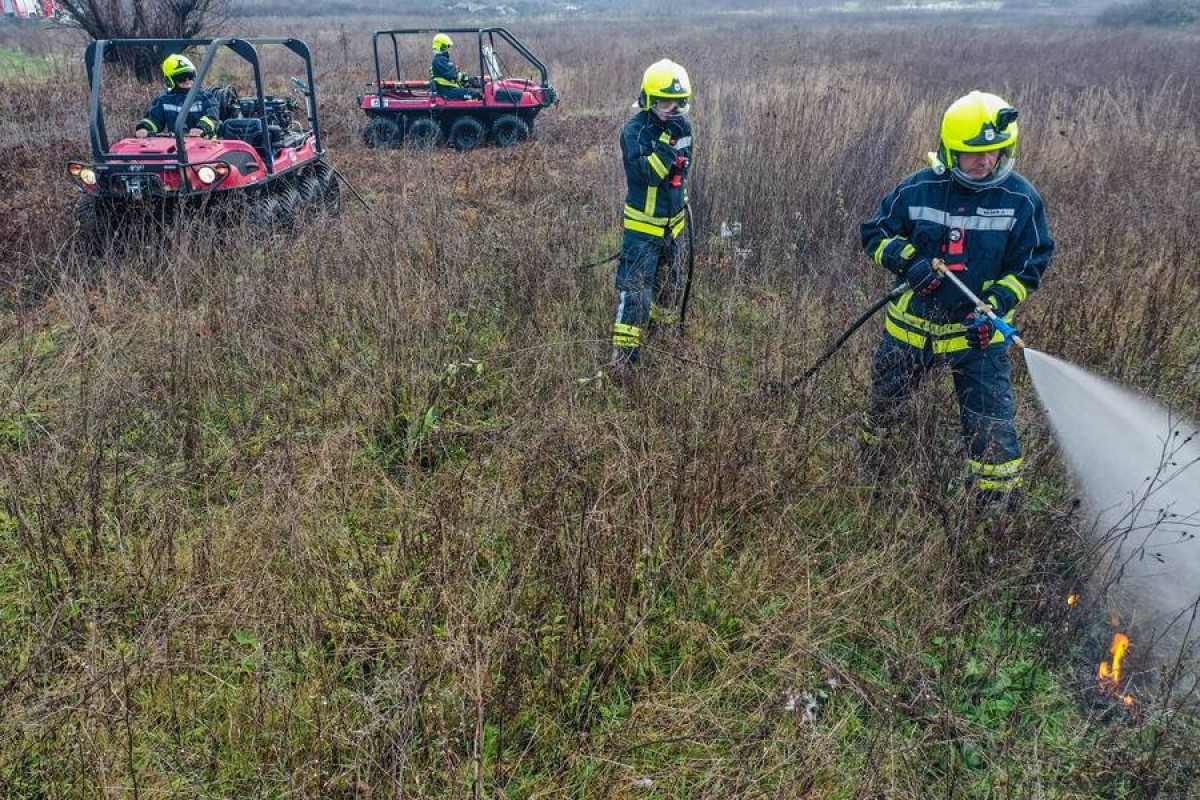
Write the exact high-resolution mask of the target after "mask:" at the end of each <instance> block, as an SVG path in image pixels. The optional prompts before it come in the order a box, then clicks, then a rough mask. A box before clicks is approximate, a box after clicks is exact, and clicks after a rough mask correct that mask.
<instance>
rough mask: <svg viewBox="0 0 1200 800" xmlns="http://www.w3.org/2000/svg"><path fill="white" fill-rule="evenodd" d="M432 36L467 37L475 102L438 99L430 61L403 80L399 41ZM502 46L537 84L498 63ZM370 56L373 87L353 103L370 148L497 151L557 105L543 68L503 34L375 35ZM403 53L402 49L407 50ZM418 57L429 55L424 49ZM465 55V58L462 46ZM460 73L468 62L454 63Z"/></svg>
mask: <svg viewBox="0 0 1200 800" xmlns="http://www.w3.org/2000/svg"><path fill="white" fill-rule="evenodd" d="M435 33H446V34H465V36H464V37H463V38H464V39H466V38H467V37H473V38H474V41H475V43H476V53H477V54H478V58H479V61H478V67H479V76H478V77H477V78H475V79H474V80H473V81H472V83H471V84H468V88H471V89H474V90H475V92H474V93H475V94H477V95H478V97H475V98H472V99H469V100H450V99H447V98H445V97H439V96H438V94H437V93H436V92H435V91H434V87H433V82H432V80H430V78H429V59H428V57H426V59H425V60H424V62H423V63H421V64H420V65H419V68H418V67H417V66H413V67H410V68H409V69H410V73H409V74H410V75H412V74H413V73H416V74H417V75H420V76H421V77H409V78H405V77H404V73H403V72H402V69H401V64H400V40H399V38H398V37H406V36H411V37H417V36H420V37H422V38H423V39H424V42H428V41H429V38H428V37H431V36H433V34H435ZM381 41H383V42H384V43H385V55H388V54H387V53H386V46H387V44H388V43H390V44H391V47H390V50H391V52H390V56H391V59H390V61H391V64H390V69H389V70H388V71H389V72H390V73H391V74H393V75H395V78H385V77H384V69H383V66H382V64H381V59H380V52H379V51H380V42H381ZM499 42H503V43H505V44H507V45H508V46H509V47H510V48H511V49H512V50H513V51H515V52H516V54H517V55H519V56H520V58H521V59H523V60H524V61H526V62H528V64H529V65H530V66H531V67H532V68H533V70H535V71H536V72H537V73H538V76H539V78H540V80H537V81H535V80H534V79H533V76H532V75H531V76H530V77H529V78H517V77H513V76H512V75H511V74H509V72H508V71H507V70H506V68H505V65H504V64H502V63H501V61H500V54H499V53H498V52H497V44H498V43H499ZM372 45H373V49H374V53H375V82H374V83H368V84H367V89H368V90H370V92H369V93H368V94H365V95H363V96H361V97H359V98H358V102H359V106H360V107H361V108H362V110H363V111H364V112H366V115H367V124H366V125H365V126H364V127H363V140H364V141H365V142H366V144H367V146H368V147H398V146H400V145H401V144H404V145H407V146H409V147H413V148H416V149H425V148H427V147H432V146H434V145H435V144H438V143H439V142H445V143H447V144H449V145H450V146H451V147H454V148H457V149H459V150H472V149H474V148H476V147H478V146H479V145H481V144H483V143H484V142H487V141H490V142H492V143H493V144H495V145H497V146H499V147H508V146H509V145H514V144H517V143H518V142H523V141H524V140H525V139H527V138H528V137H529V134H530V132H531V131H532V129H533V123H534V120H535V119H536V118H537V115H538V114H539V113H540V112H541V110H542V109H544V108H546V107H548V106H550V105H551V104H553V103H554V102H555V100H557V99H558V95H557V94H556V93H555V91H554V87H553V86H551V85H550V79H549V74H548V72H547V70H546V65H545V64H543V63H542V62H541V61H540V60H538V58H537V56H535V55H534V54H533V53H531V52H530V51H529V48H527V47H526V46H525V45H524V44H522V43H521V41H520V40H519V39H517V37H516V36H513V34H511V33H509V32H508V31H507V30H505V29H504V28H437V29H424V28H404V29H396V30H380V31H375V36H374V39H373V42H372ZM406 49H407V48H406ZM423 52H428V51H427V50H425V51H423ZM464 52H470V50H469V49H467V48H464ZM459 66H460V67H461V68H463V69H467V68H468V67H471V68H473V67H474V66H475V65H474V64H470V65H468V64H460V65H459Z"/></svg>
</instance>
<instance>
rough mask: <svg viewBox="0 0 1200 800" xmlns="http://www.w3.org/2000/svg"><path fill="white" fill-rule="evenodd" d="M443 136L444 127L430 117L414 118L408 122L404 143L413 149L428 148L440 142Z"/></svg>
mask: <svg viewBox="0 0 1200 800" xmlns="http://www.w3.org/2000/svg"><path fill="white" fill-rule="evenodd" d="M441 137H442V129H441V128H440V127H438V124H437V123H436V122H434V121H433V120H432V119H430V118H429V117H421V118H419V119H414V120H413V121H412V122H410V123H408V130H407V131H406V132H405V134H404V143H405V144H406V145H408V146H409V147H411V148H412V149H413V150H428V149H429V148H431V147H433V146H434V145H436V144H437V143H438V139H440V138H441Z"/></svg>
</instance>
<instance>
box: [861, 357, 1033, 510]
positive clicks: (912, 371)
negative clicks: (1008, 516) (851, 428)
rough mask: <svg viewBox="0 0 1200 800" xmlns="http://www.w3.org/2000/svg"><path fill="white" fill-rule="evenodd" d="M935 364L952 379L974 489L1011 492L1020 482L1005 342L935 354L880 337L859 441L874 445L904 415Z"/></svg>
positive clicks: (1017, 444) (1019, 466)
mask: <svg viewBox="0 0 1200 800" xmlns="http://www.w3.org/2000/svg"><path fill="white" fill-rule="evenodd" d="M938 366H946V367H949V369H950V372H951V374H952V375H953V377H954V393H955V395H956V396H957V398H958V410H959V423H960V425H961V428H962V435H963V439H964V441H965V442H966V446H967V455H968V467H969V469H970V471H971V475H972V478H973V480H974V482H975V485H976V486H977V487H978V488H980V489H985V490H992V491H1007V490H1009V489H1014V488H1016V487H1017V486H1019V485H1020V484H1021V467H1022V463H1023V459H1022V457H1021V443H1020V441H1019V439H1018V437H1017V428H1016V424H1015V423H1014V418H1015V416H1016V405H1015V403H1014V402H1013V393H1012V376H1011V372H1010V365H1009V361H1008V346H1007V345H1005V344H993V345H991V346H990V347H988V348H987V349H985V350H971V349H966V350H956V351H953V352H946V353H935V352H934V351H933V349H932V347H930V346H929V345H928V344H927V346H925V347H924V348H917V347H912V346H910V345H908V344H905V343H904V341H902V340H899V339H897V338H896V337H894V336H892V335H885V336H884V337H883V342H882V343H881V344H880V345H879V347H878V348H876V350H875V353H874V355H873V356H872V357H871V398H870V401H869V402H868V405H867V413H866V415H865V418H864V421H863V430H862V433H861V438H862V440H863V442H865V443H867V444H874V443H875V442H876V441H877V440H878V437H879V435H880V434H881V433H882V432H883V431H885V430H886V429H888V428H891V427H893V426H894V425H895V424H896V423H897V422H898V421H899V420H900V419H901V418H902V417H903V416H905V414H907V413H908V409H907V406H908V402H909V399H910V398H911V396H912V393H913V391H914V390H915V389H916V388H917V386H918V385H919V384H920V382H921V380H922V379H923V378H924V376H925V375H926V374H927V373H928V372H929V371H930V370H932V369H933V368H935V367H938Z"/></svg>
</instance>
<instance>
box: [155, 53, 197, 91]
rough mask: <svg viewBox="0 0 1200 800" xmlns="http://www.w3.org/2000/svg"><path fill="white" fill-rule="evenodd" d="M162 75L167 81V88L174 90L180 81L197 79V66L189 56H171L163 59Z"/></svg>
mask: <svg viewBox="0 0 1200 800" xmlns="http://www.w3.org/2000/svg"><path fill="white" fill-rule="evenodd" d="M162 74H163V78H165V79H166V81H167V88H168V89H174V88H175V86H176V84H178V82H179V81H185V80H188V79H189V78H191V79H193V80H194V79H195V78H196V65H195V64H193V63H192V62H191V61H190V60H189V59H188V58H187V56H181V55H178V54H175V55H169V56H167V57H166V58H165V59H163V63H162Z"/></svg>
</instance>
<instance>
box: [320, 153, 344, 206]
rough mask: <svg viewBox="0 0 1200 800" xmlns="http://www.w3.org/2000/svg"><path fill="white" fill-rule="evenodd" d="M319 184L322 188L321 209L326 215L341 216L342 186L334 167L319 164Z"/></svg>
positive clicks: (322, 163)
mask: <svg viewBox="0 0 1200 800" xmlns="http://www.w3.org/2000/svg"><path fill="white" fill-rule="evenodd" d="M316 169H317V182H318V183H319V184H320V186H321V195H320V200H319V202H320V208H321V210H322V211H324V212H325V213H326V214H334V215H336V214H340V213H341V211H342V184H341V182H340V181H339V179H338V176H337V173H335V172H334V171H333V167H331V166H329V165H328V164H326V163H325V162H324V161H322V162H320V163H319V164H317V167H316Z"/></svg>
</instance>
